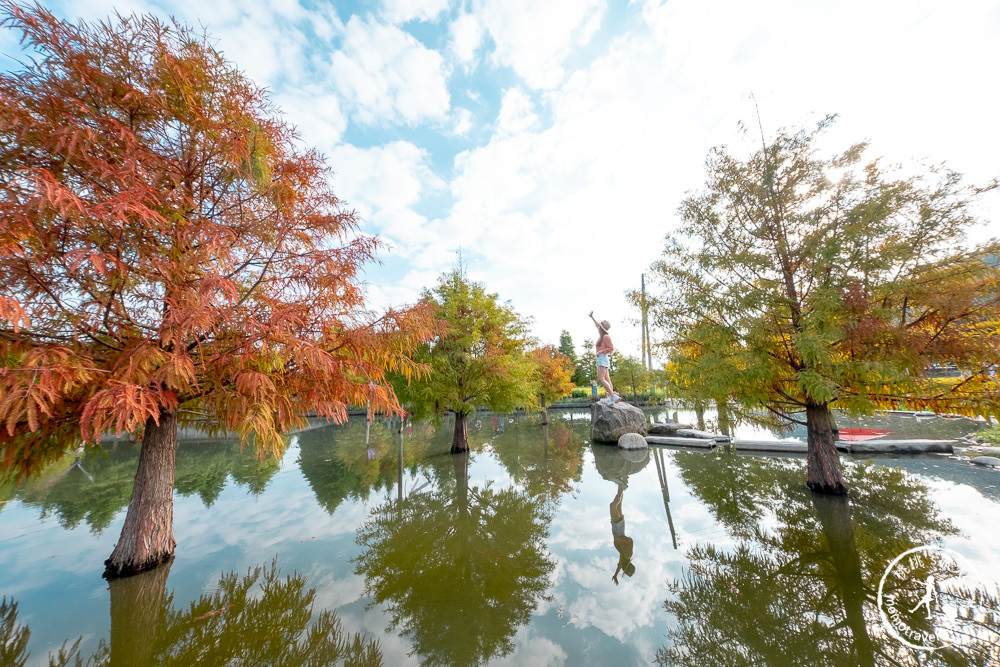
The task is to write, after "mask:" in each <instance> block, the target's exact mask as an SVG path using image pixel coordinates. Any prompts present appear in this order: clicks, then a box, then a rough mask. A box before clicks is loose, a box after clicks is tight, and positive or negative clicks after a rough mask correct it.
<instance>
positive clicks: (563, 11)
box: [473, 0, 605, 88]
mask: <svg viewBox="0 0 1000 667" xmlns="http://www.w3.org/2000/svg"><path fill="white" fill-rule="evenodd" d="M473 6H474V7H475V12H476V14H477V16H478V18H479V20H480V22H481V23H482V25H483V26H484V28H485V29H486V31H487V32H488V33H489V35H490V37H492V38H493V42H494V44H495V45H496V48H495V50H494V52H493V59H494V61H495V62H496V63H497V64H500V65H504V66H508V67H511V68H512V69H513V70H514V71H515V72H516V73H517V74H518V76H520V77H521V78H522V79H523V80H524V82H525V84H527V85H528V86H530V87H531V88H552V87H554V86H556V85H558V84H559V83H560V82H561V81H562V79H563V76H564V71H563V61H564V60H565V59H566V57H567V56H568V55H569V54H570V53H572V51H573V50H574V48H576V47H579V46H582V45H584V44H586V43H587V42H588V41H589V40H590V38H591V37H592V36H593V33H594V31H595V30H596V28H597V25H598V24H599V17H600V16H601V15H602V14H603V13H604V10H605V2H604V0H479V1H478V2H475V3H474V5H473ZM595 16H596V17H598V18H595Z"/></svg>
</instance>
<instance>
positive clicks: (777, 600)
mask: <svg viewBox="0 0 1000 667" xmlns="http://www.w3.org/2000/svg"><path fill="white" fill-rule="evenodd" d="M675 461H676V465H677V467H678V469H679V471H680V475H681V477H682V479H683V480H684V482H685V483H686V484H687V485H688V486H689V488H690V489H691V491H692V492H693V493H694V494H695V495H696V496H697V497H699V498H700V499H701V500H702V501H703V502H704V503H705V504H706V506H707V507H708V509H709V510H710V511H711V513H712V514H713V515H714V516H715V517H716V518H717V519H718V520H719V521H720V523H721V524H722V525H723V526H724V527H725V528H726V530H727V531H728V532H729V534H730V535H731V536H732V538H733V539H734V540H735V541H736V546H735V548H732V549H722V548H718V547H716V546H715V545H712V544H699V545H696V546H694V547H691V548H690V549H689V551H688V554H687V557H688V561H689V563H688V568H687V571H686V572H685V574H684V575H683V576H682V577H681V578H679V579H675V580H673V581H671V582H669V590H670V593H671V595H670V597H668V598H667V599H666V601H665V602H664V606H665V608H666V610H667V611H668V612H669V613H670V614H671V615H672V616H673V618H674V619H676V624H675V625H674V626H673V628H672V629H671V630H670V632H669V634H668V639H669V640H670V643H669V644H668V645H667V646H664V647H662V648H660V649H659V651H658V652H657V656H656V657H657V661H658V662H659V663H660V664H669V665H704V664H725V665H758V664H768V665H770V664H775V665H777V664H822V665H916V664H921V665H956V666H957V665H995V664H998V660H1000V649H998V645H997V643H996V642H997V640H998V639H1000V634H998V630H1000V628H998V626H997V623H996V616H995V615H996V614H997V612H1000V605H998V599H997V596H996V593H995V592H990V591H987V590H985V589H981V590H978V591H968V590H965V591H963V590H959V589H957V588H955V587H948V586H945V585H944V582H947V581H949V580H952V581H954V580H956V579H957V577H958V576H959V575H960V574H961V573H960V572H957V571H954V567H953V566H950V567H951V569H950V570H949V569H947V568H945V569H943V570H936V571H932V570H929V569H921V567H916V568H915V569H914V570H913V571H912V572H910V573H908V574H909V576H910V578H911V579H913V580H914V581H924V580H925V579H926V577H927V576H931V575H937V580H938V581H939V582H942V586H941V587H940V588H939V590H938V591H937V592H936V594H937V595H938V596H939V597H940V599H941V600H942V601H943V600H945V599H951V600H952V601H953V604H951V605H950V606H949V609H944V605H943V604H942V605H939V607H938V608H937V609H936V610H935V612H934V613H933V614H931V613H925V612H924V610H923V609H921V608H919V607H916V608H915V610H911V609H910V605H909V604H904V605H902V607H904V609H903V610H902V618H901V620H900V624H901V625H903V626H906V627H908V628H912V629H913V630H914V631H916V632H929V633H932V634H934V633H937V634H938V636H941V633H942V630H944V631H945V632H948V633H951V634H950V635H948V636H950V637H951V638H952V640H953V641H954V644H953V645H952V646H951V647H948V648H941V649H939V650H936V651H934V652H924V653H920V652H917V651H911V650H910V649H908V648H906V647H904V646H902V645H901V644H900V643H899V642H898V641H896V640H895V639H893V638H892V637H890V636H888V634H887V632H886V629H885V627H884V626H883V624H882V620H881V617H880V614H879V611H878V600H877V596H878V590H879V584H880V581H881V580H882V576H883V574H884V572H885V570H886V566H887V564H888V563H890V562H891V561H892V560H893V559H894V558H896V557H897V556H899V555H900V554H902V553H904V552H906V551H907V550H909V549H913V548H914V547H917V546H919V545H925V544H934V543H935V542H936V541H938V540H939V538H941V537H943V536H946V535H950V534H954V533H955V532H956V531H955V528H954V526H953V525H952V524H951V523H950V522H949V521H948V519H947V518H945V517H943V516H941V515H940V513H939V511H938V509H937V508H936V507H935V506H934V505H933V503H932V502H931V501H930V500H929V498H928V492H927V489H926V487H924V486H923V485H922V484H921V483H920V482H919V480H917V478H915V477H912V476H911V475H908V474H906V473H905V472H903V471H900V470H898V469H893V468H886V467H881V466H873V465H867V464H847V465H845V470H844V472H845V475H846V477H847V479H848V481H849V485H850V488H851V489H852V492H851V496H850V498H849V499H848V498H828V497H823V496H817V495H814V494H812V493H811V492H810V491H808V489H806V488H805V487H804V486H803V485H802V484H801V471H800V470H799V468H800V467H801V465H802V463H801V461H796V460H787V459H786V460H782V459H764V458H755V457H741V456H734V455H729V454H723V453H717V454H711V455H704V454H691V453H685V452H679V453H677V454H676V457H675ZM927 567H933V566H931V565H928V566H927ZM918 592H919V591H917V590H916V589H914V590H913V591H912V594H913V598H914V600H916V599H917V598H918V597H919V595H918V594H917V593H918ZM907 610H909V611H907ZM949 610H950V611H949ZM963 616H967V618H963Z"/></svg>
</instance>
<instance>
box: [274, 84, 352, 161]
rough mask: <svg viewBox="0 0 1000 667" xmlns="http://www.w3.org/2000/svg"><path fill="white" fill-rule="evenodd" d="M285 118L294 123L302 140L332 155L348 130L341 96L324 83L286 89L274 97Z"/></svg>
mask: <svg viewBox="0 0 1000 667" xmlns="http://www.w3.org/2000/svg"><path fill="white" fill-rule="evenodd" d="M275 102H276V103H277V105H278V106H279V108H280V109H281V112H282V117H284V118H285V119H286V120H287V121H288V122H289V123H291V124H292V125H294V126H295V127H296V129H297V130H298V132H299V136H300V138H301V140H302V141H303V143H305V144H306V145H308V146H314V147H316V148H318V149H319V150H320V151H321V152H322V153H324V154H327V155H328V154H329V153H330V152H331V151H332V150H333V149H334V147H336V146H337V145H338V144H339V143H340V138H341V136H342V135H343V134H344V131H345V130H346V129H347V117H346V115H345V114H344V112H343V110H342V109H341V106H340V105H341V102H340V98H339V97H337V96H336V95H334V94H333V93H331V92H329V90H327V89H326V88H323V87H322V86H316V85H309V86H303V87H301V88H295V89H291V90H289V89H285V90H284V91H283V92H282V93H279V94H278V95H276V96H275Z"/></svg>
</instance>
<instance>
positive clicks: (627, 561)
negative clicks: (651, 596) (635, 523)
mask: <svg viewBox="0 0 1000 667" xmlns="http://www.w3.org/2000/svg"><path fill="white" fill-rule="evenodd" d="M616 481H617V482H618V493H617V494H616V495H615V499H614V500H612V501H611V536H612V538H613V540H614V544H615V549H617V550H618V565H617V567H615V573H614V575H612V577H611V578H612V579H613V580H614V582H615V585H617V584H618V574H619V573H620V572H624V573H625V575H626V576H628V577H631V576H632V575H633V574H635V565H634V564H633V563H632V547H633V542H632V538H631V537H629V536H628V535H626V534H625V514H624V513H623V512H622V496H623V495H624V491H625V487H626V486H628V477H625V478H624V479H622V480H616Z"/></svg>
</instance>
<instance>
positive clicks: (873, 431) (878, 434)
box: [840, 428, 892, 442]
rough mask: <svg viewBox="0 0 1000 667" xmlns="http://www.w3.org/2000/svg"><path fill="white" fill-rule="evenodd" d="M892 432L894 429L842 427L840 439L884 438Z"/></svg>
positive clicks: (852, 440)
mask: <svg viewBox="0 0 1000 667" xmlns="http://www.w3.org/2000/svg"><path fill="white" fill-rule="evenodd" d="M890 433H892V431H883V430H881V429H877V428H842V429H840V439H841V440H849V441H851V442H860V441H862V440H874V439H875V438H883V437H885V436H887V435H889V434H890Z"/></svg>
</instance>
